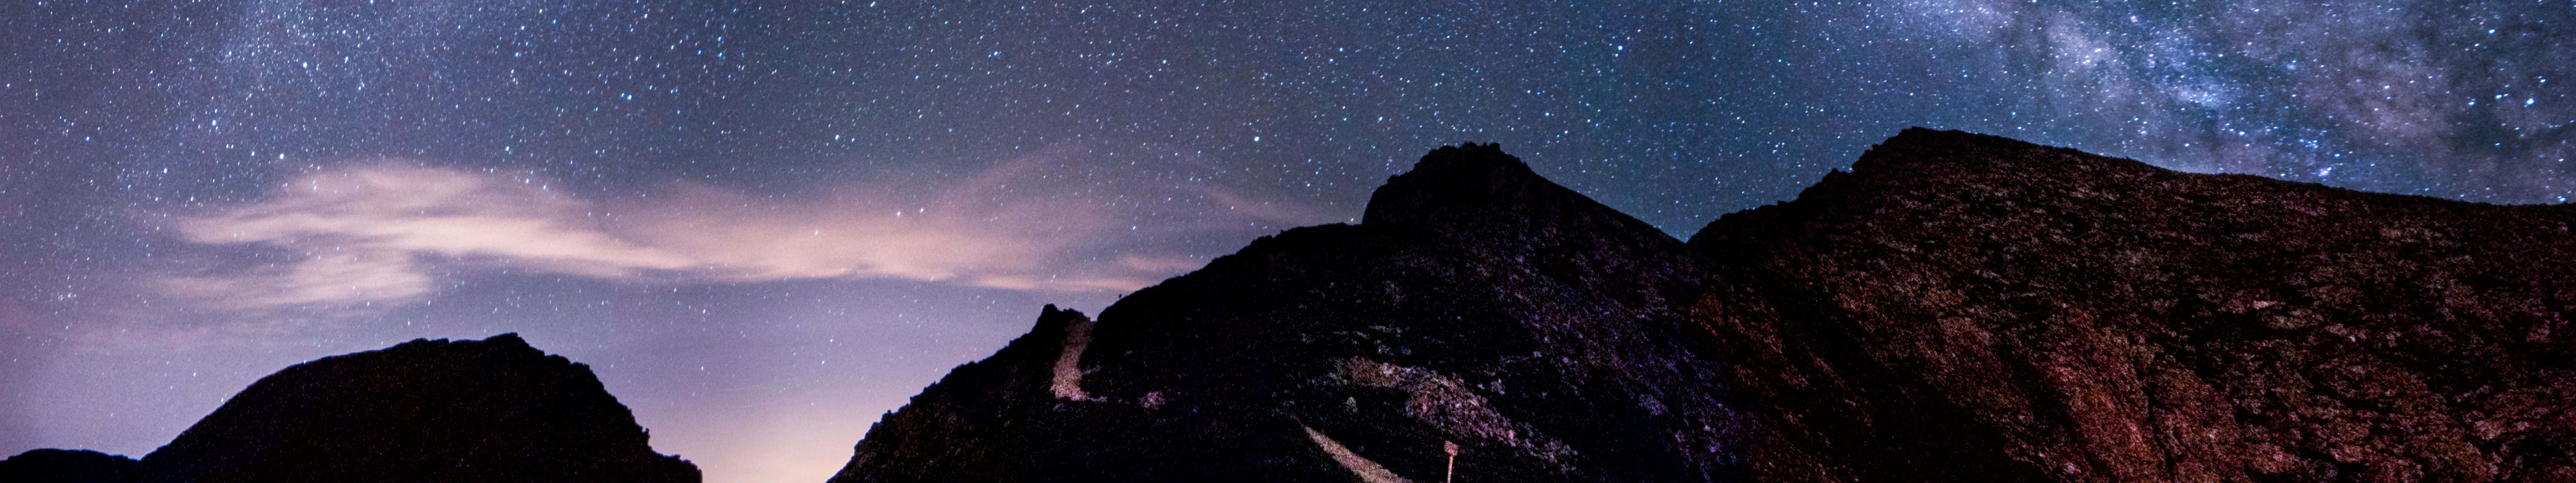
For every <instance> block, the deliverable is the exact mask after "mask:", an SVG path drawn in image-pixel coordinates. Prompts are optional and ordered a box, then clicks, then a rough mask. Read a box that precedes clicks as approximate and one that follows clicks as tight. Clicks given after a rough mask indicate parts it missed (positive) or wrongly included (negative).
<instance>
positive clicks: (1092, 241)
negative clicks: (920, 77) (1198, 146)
mask: <svg viewBox="0 0 2576 483" xmlns="http://www.w3.org/2000/svg"><path fill="white" fill-rule="evenodd" d="M1061 158H1063V156H1054V155H1047V154H1045V153H1041V154H1039V155H1032V156H1030V157H1028V158H1024V159H1020V160H1016V161H1013V162H1010V163H1004V164H1002V165H1000V166H997V167H994V168H992V169H989V170H987V171H984V172H982V173H979V174H977V175H975V176H971V177H967V178H965V179H963V180H961V181H957V182H954V183H951V184H950V185H948V186H944V187H938V188H937V189H922V188H921V187H919V186H897V184H896V183H874V184H869V183H858V184H851V185H846V186H843V187H841V188H839V189H832V190H824V191H822V192H820V193H813V194H807V195H802V196H796V197H785V198H782V197H776V196H761V195H755V194H752V193H746V192H742V191H736V190H729V189H724V188H719V187H713V186H707V185H701V184H692V183H672V184H669V185H667V186H665V187H663V188H661V189H658V190H656V191H655V192H653V193H651V194H650V196H642V197H637V198H634V199H626V198H623V197H620V198H618V199H615V200H600V199H588V198H584V197H579V196H574V195H570V194H567V193H565V192H564V191H559V190H555V189H553V188H552V184H550V183H547V182H545V181H543V180H540V179H538V178H535V177H531V176H525V175H513V174H507V173H489V172H478V171H467V170H459V169H449V168H436V167H422V166H417V165H411V164H403V163H398V162H375V163H361V164H355V165H351V166H346V167H343V168H339V169H336V170H331V171H326V172H321V173H318V174H312V175H308V176H305V177H303V178H300V179H296V180H294V181H292V182H289V183H286V184H284V185H282V186H280V187H279V188H277V189H276V190H274V191H273V192H272V193H270V194H269V196H268V197H267V198H266V199H264V200H262V201H259V202H255V203H251V204H247V205H244V206H237V207H231V208H229V209H223V210H219V211H215V212H211V213H206V214H203V215H200V216H192V217H184V218H181V219H180V220H179V221H178V222H177V223H176V225H175V228H177V233H178V234H179V235H180V237H181V238H182V239H184V240H186V241H188V242H192V243H197V244H207V245H243V246H253V247H258V248H262V249H267V250H271V251H283V252H287V253H291V254H292V256H291V257H289V258H291V261H287V262H283V263H276V264H270V265H264V266H259V267H255V268H251V269H240V270H229V271H221V270H218V271H212V272H211V273H190V274H185V275H176V276H169V277H165V278H163V279H162V280H160V283H159V286H160V287H161V288H162V289H164V290H166V291H169V292H172V293H175V294H178V295H181V296H184V297H187V298H191V299H195V300H200V301H203V302H205V303H208V304H210V305H213V306H216V307H220V308H227V309H235V310H253V311H257V310H269V309H276V308H283V307H296V306H316V305H343V304H369V305H376V304H381V305H386V306H399V305H401V304H405V303H411V302H416V301H419V300H423V299H425V298H427V297H429V296H431V295H433V294H434V292H436V290H437V289H438V287H440V286H441V283H440V279H441V278H443V277H449V276H454V275H457V274H468V273H473V272H475V271H482V270H501V269H509V270H514V271H520V272H523V273H524V272H537V273H550V274H558V275H566V276H576V277H589V278H596V279H603V280H611V281H621V282H637V283H729V282H758V281H773V280H794V279H820V278H896V279H911V280H922V281H936V282H946V283H957V284H962V285H971V286H982V287H994V288H1004V289H1015V290H1037V291H1096V290H1117V291H1124V290H1133V289H1136V288H1139V287H1142V286H1144V285H1146V284H1150V283H1152V282H1153V281H1154V280H1158V279H1160V278H1162V277H1167V276H1170V275H1175V274H1178V273H1180V272H1184V271H1187V270H1189V269H1192V268H1195V267H1196V266H1197V265H1198V264H1199V263H1203V262H1204V257H1205V256H1207V255H1213V254H1194V253H1173V252H1170V251H1169V249H1168V248H1157V247H1155V246H1153V245H1152V244H1137V243H1135V242H1134V240H1112V239H1110V238H1109V237H1108V236H1107V235H1109V234H1110V233H1113V232H1117V233H1133V232H1136V231H1138V230H1137V227H1136V224H1135V219H1136V218H1137V217H1136V216H1135V214H1134V213H1129V211H1134V210H1136V209H1139V208H1137V206H1138V205H1137V204H1135V203H1124V204H1122V203H1114V202H1110V203H1104V202H1101V201H1102V200H1097V199H1086V198H1084V197H1082V196H1078V195H1079V194H1080V193H1082V192H1086V191H1109V192H1121V193H1122V194H1121V196H1127V195H1139V194H1157V193H1132V192H1123V191H1121V190H1125V189H1132V188H1133V187H1119V188H1121V190H1091V189H1086V188H1098V187H1084V186H1070V185H1066V184H1065V183H1062V182H1047V181H1048V180H1045V179H1041V178H1049V177H1053V175H1052V174H1050V173H1052V172H1051V171H1050V169H1051V168H1052V167H1051V166H1050V164H1051V163H1061V162H1063V159H1061ZM1160 192H1161V194H1165V195H1169V196H1160V199H1165V200H1170V199H1176V198H1175V197H1176V196H1196V197H1197V199H1202V200H1207V201H1206V202H1204V203H1201V204H1202V205H1215V206H1214V207H1213V208H1214V209H1213V210H1210V213H1209V214H1208V215H1206V216H1198V217H1179V218H1170V217H1167V218H1157V220H1159V221H1160V222H1162V223H1164V224H1165V225H1166V226H1164V227H1160V228H1163V229H1164V232H1166V233H1168V232H1169V231H1171V230H1180V231H1199V232H1205V231H1208V230H1212V229H1213V230H1229V229H1230V230H1236V231H1241V230H1242V229H1243V228H1242V227H1244V226H1247V225H1257V224H1266V223H1277V222H1281V221H1287V220H1283V219H1280V218H1281V217H1282V216H1295V215H1294V214H1298V213H1307V212H1311V210H1305V209H1302V208H1298V207H1295V206H1292V205H1287V204H1280V203H1252V202H1248V201H1246V200H1245V199H1244V198H1243V197H1241V196H1237V195H1234V194H1231V193H1230V192H1227V191H1224V190H1214V189H1209V188H1206V187H1183V186H1169V187H1164V188H1163V189H1160ZM1228 206H1243V207H1245V208H1238V209H1227V207H1228ZM1122 207H1123V208H1122ZM1255 208H1257V209H1255ZM1246 220H1249V221H1252V222H1253V223H1247V222H1246ZM1301 221H1305V222H1308V223H1311V222H1313V221H1319V220H1301ZM1300 224H1302V223H1300ZM1113 227H1114V228H1113ZM1122 249H1123V250H1122ZM1104 252H1107V253H1112V254H1111V255H1107V256H1103V255H1101V253H1104ZM1077 254H1088V255H1079V256H1078V255H1077Z"/></svg>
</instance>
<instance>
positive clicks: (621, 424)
mask: <svg viewBox="0 0 2576 483" xmlns="http://www.w3.org/2000/svg"><path fill="white" fill-rule="evenodd" d="M65 453H69V454H70V455H69V456H70V457H66V455H64V454H65ZM78 453H86V455H82V454H78ZM90 455H95V456H90ZM102 458H103V459H102ZM22 459H26V460H29V464H30V465H31V466H25V467H23V468H24V469H22V467H15V466H0V470H8V471H0V480H6V479H9V478H29V480H28V481H68V480H42V479H36V478H41V477H45V475H61V474H70V473H68V472H71V471H91V470H94V469H106V470H113V471H128V472H134V473H135V474H142V475H144V477H149V478H163V480H119V481H195V482H200V483H217V482H288V481H374V482H468V481H472V482H695V481H698V471H697V468H696V467H695V466H692V465H690V464H689V463H688V462H687V461H683V460H680V459H679V458H677V457H671V456H663V455H660V454H655V453H654V452H653V450H652V448H651V447H650V446H649V445H648V444H647V442H646V435H645V433H644V430H643V428H641V427H638V426H636V424H635V418H634V416H633V415H631V414H630V413H628V412H627V410H626V407H625V406H622V405H619V404H618V403H617V399H616V398H615V397H613V396H610V395H609V394H608V392H607V391H606V390H605V389H604V388H602V387H601V386H600V384H599V380H598V379H597V378H595V377H593V376H592V375H591V373H590V368H589V367H587V366H584V365H582V364H578V363H574V362H572V361H570V360H566V359H564V358H563V357H562V356H550V355H546V354H545V353H544V352H542V351H538V350H537V349H535V348H532V347H529V346H528V344H527V342H526V341H523V340H520V339H519V337H518V335H517V334H502V335H498V336H493V337H492V338H490V339H485V340H479V341H475V340H460V341H448V340H445V339H440V340H414V341H411V342H406V343H403V344H399V345H395V346H393V347H390V348H386V349H383V350H377V351H369V352H359V353H354V354H347V355H339V356H332V357H325V358H322V359H318V360H314V361H312V362H307V363H303V364H297V365H295V366H294V367H288V368H286V370H283V371H278V373H276V374H271V375H269V376H268V377H265V378H261V379H260V380H259V382H257V383H254V384H252V385H251V386H250V388H248V389H244V390H243V391H242V392H241V393H240V394H236V395H234V396H233V397H232V399H231V400H229V401H227V402H225V403H224V405H223V406H222V407H221V408H218V409H216V410H215V412H214V414H211V415H208V416H206V418H205V419H202V420H199V421H198V422H197V424H196V425H195V426H192V427H190V428H188V430H187V431H185V432H182V433H180V435H179V437H178V439H176V440H173V441H171V442H170V444H169V445H166V446H163V447H161V449H159V450H157V451H153V452H152V454H150V455H147V456H145V457H144V458H143V460H142V461H141V462H133V461H132V460H126V459H124V458H122V457H114V456H106V455H99V454H97V453H95V452H77V453H75V452H68V451H61V450H37V451H31V452H28V453H27V454H22V455H20V456H18V457H16V458H11V459H10V460H9V462H10V463H12V464H14V463H18V462H19V461H20V460H22ZM35 465H41V466H35ZM147 470H148V471H147Z"/></svg>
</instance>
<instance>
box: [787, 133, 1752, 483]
mask: <svg viewBox="0 0 2576 483" xmlns="http://www.w3.org/2000/svg"><path fill="white" fill-rule="evenodd" d="M1689 250H1690V249H1689V247H1687V246H1685V245H1683V244H1682V243H1681V242H1680V241H1679V240H1675V239H1673V238H1671V237H1669V236H1666V235H1664V234H1663V233H1662V232H1660V231H1657V230H1655V229H1654V228H1653V227H1651V226H1649V225H1646V224H1645V223H1643V222H1639V221H1637V220H1635V219H1632V218H1629V217H1628V216H1626V215H1622V214H1620V213H1618V212H1616V211H1612V210H1611V209H1609V208H1607V207H1604V206H1601V205H1600V204H1598V203H1594V202H1592V201H1591V200H1589V199H1586V198H1584V197H1582V196H1581V195H1578V194H1575V193H1574V192H1572V191H1569V190H1566V189H1565V188H1562V187H1559V186H1557V185H1556V184H1554V183H1550V182H1548V181H1547V180H1544V179H1540V178H1539V177H1538V176H1537V175H1535V174H1532V173H1531V172H1530V171H1529V168H1528V167H1527V166H1524V165H1522V164H1520V163H1519V162H1518V161H1517V160H1514V159H1512V158H1511V157H1509V156H1505V155H1503V154H1502V153H1501V151H1500V150H1498V149H1497V148H1495V147H1494V146H1491V145H1472V144H1471V145H1467V146H1464V147H1455V148H1443V149H1440V150H1438V151H1434V152H1432V153H1431V155H1430V156H1427V157H1425V158H1423V161H1422V163H1421V164H1420V165H1419V166H1418V167H1417V168H1416V169H1415V170H1414V171H1413V172H1412V173H1410V174H1406V175H1404V176H1398V177H1396V178H1395V179H1393V180H1392V181H1390V182H1389V183H1388V184H1387V186H1386V187H1384V188H1381V189H1379V190H1378V192H1377V195H1376V196H1375V198H1374V199H1373V200H1372V201H1371V203H1370V206H1369V208H1368V213H1367V218H1366V220H1365V221H1364V222H1362V223H1361V224H1359V225H1356V226H1354V225H1339V224H1335V225H1324V226H1315V227H1307V228H1299V229H1294V230H1288V231H1287V232H1284V233H1281V234H1279V235H1278V236H1275V237H1265V238H1262V239H1260V240H1258V241H1254V242H1253V243H1252V244H1251V246H1248V247H1245V248H1244V249H1243V251H1241V252H1239V253H1236V254H1234V255H1231V256H1226V257H1222V258H1218V259H1216V260H1215V261H1213V262H1211V263H1209V264H1208V266H1207V267H1206V268H1205V269H1202V270H1199V271H1198V272H1196V273H1192V274H1189V275H1184V276H1181V277H1178V278H1174V279H1171V280H1170V281H1167V282H1165V283H1163V284H1162V285H1159V286H1156V287H1152V288H1147V289H1144V290H1140V291H1137V292H1136V293H1134V294H1132V295H1129V296H1127V297H1126V298H1125V299H1123V300H1121V301H1120V302H1119V303H1118V304H1116V305H1113V306H1111V307H1109V308H1108V309H1107V310H1105V311H1103V312H1102V314H1101V319H1100V322H1098V323H1093V322H1091V321H1089V320H1086V319H1084V318H1083V317H1082V315H1081V314H1077V313H1072V312H1064V311H1057V310H1055V309H1054V308H1053V307H1049V308H1048V309H1047V310H1046V311H1045V313H1044V314H1043V315H1042V316H1041V317H1040V318H1039V322H1038V326H1037V328H1036V329H1035V330H1033V331H1031V332H1030V333H1029V334H1028V335H1026V336H1023V337H1021V338H1020V339H1019V340H1016V341H1013V342H1012V343H1011V344H1010V345H1009V346H1008V347H1006V348H1004V349H1002V350H1001V352H1000V353H997V354H995V355H994V356H993V357H992V358H989V359H986V360H984V361H982V362H977V363H973V364H968V365H966V366H963V367H959V368H958V369H957V370H956V371H955V372H953V373H951V374H950V375H949V376H948V377H947V378H946V379H944V380H942V381H940V382H939V383H938V384H937V385H933V386H931V387H930V388H929V389H926V390H924V391H923V393H922V395H921V396H919V397H916V398H914V400H913V402H912V404H911V405H909V406H906V407H905V408H904V409H903V410H902V411H899V412H896V413H893V414H890V415H889V416H887V418H886V420H885V421H884V422H882V423H879V424H878V425H877V426H876V427H874V428H872V429H871V430H870V431H869V432H868V435H867V437H866V438H865V439H864V440H862V441H861V442H860V444H859V446H858V451H857V456H856V457H855V458H854V459H852V460H851V462H850V464H849V466H848V467H847V468H845V469H843V470H842V471H841V473H840V474H839V475H837V476H835V477H834V478H833V480H832V481H835V482H899V481H900V482H913V481H1217V480H1226V481H1238V480H1246V479H1252V480H1274V481H1343V480H1350V479H1352V478H1354V477H1355V476H1354V475H1355V474H1359V475H1368V476H1367V477H1368V478H1371V481H1398V480H1397V478H1403V479H1410V480H1414V481H1439V480H1440V479H1441V478H1442V476H1443V474H1444V469H1445V467H1446V465H1447V463H1448V461H1447V458H1448V455H1447V454H1446V453H1445V452H1444V447H1443V442H1444V441H1448V442H1454V443H1455V444H1457V445H1459V446H1460V447H1461V450H1462V451H1461V452H1460V455H1459V457H1458V462H1457V468H1458V472H1459V474H1458V479H1459V481H1654V480H1700V479H1706V478H1715V477H1718V476H1719V475H1723V474H1726V473H1727V472H1728V471H1729V470H1728V468H1729V465H1730V464H1729V462H1728V459H1729V457H1730V456H1729V455H1727V454H1724V453H1723V452H1722V451H1720V450H1721V449H1724V448H1732V447H1735V446H1737V443H1735V442H1734V441H1733V438H1735V437H1736V436H1735V434H1736V432H1735V430H1736V427H1735V425H1736V424H1737V423H1739V422H1741V421H1745V420H1746V418H1745V417H1743V416H1742V415H1739V414H1737V413H1736V412H1734V410H1732V409H1730V408H1729V407H1728V406H1727V405H1726V403H1725V401H1726V399H1727V396H1726V395H1725V394H1724V393H1723V388H1724V387H1725V385H1724V384H1723V383H1721V382H1720V381H1719V377H1720V376H1721V374H1720V372H1719V368H1720V367H1719V366H1718V365H1716V364H1715V363H1714V361H1715V360H1716V358H1715V357H1713V354H1707V353H1702V352H1699V350H1700V349H1701V348H1702V347H1704V345H1702V344H1697V343H1696V342H1695V341H1696V340H1697V339H1696V338H1695V335H1694V333H1695V331H1696V330H1697V329H1696V328H1695V327H1693V326H1691V325H1687V324H1683V323H1682V322H1683V321H1684V320H1685V319H1684V318H1683V316H1684V315H1685V314H1684V312H1682V311H1681V309H1683V308H1686V307H1688V306H1689V304H1690V303H1691V302H1692V301H1694V300H1696V293H1695V291H1696V289H1695V287H1697V286H1698V285H1699V283H1700V279H1701V277H1702V276H1701V275H1700V274H1701V272H1702V271H1704V268H1702V267H1699V266H1697V265H1696V264H1695V263H1694V262H1693V261H1694V260H1696V258H1695V257H1693V256H1691V255H1690V251H1689Z"/></svg>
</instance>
